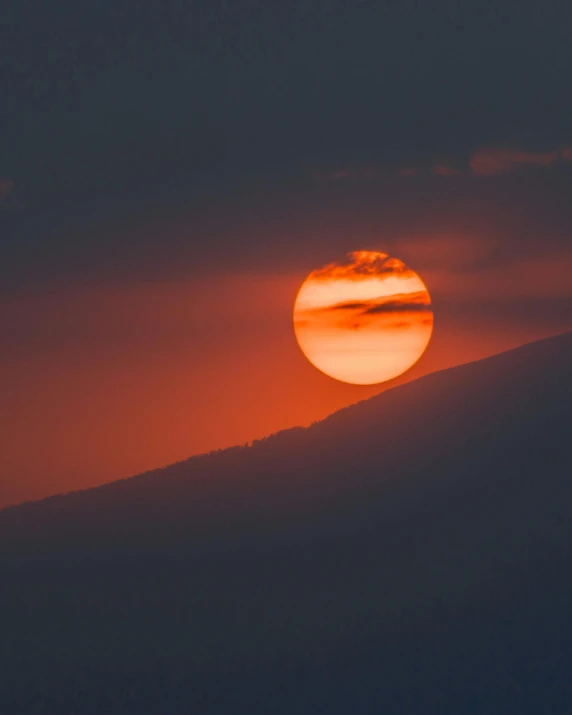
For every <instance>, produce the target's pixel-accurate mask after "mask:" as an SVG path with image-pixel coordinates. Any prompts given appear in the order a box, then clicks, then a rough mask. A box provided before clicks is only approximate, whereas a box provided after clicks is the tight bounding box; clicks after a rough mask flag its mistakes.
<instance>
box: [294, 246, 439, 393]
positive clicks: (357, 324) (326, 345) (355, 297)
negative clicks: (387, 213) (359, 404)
mask: <svg viewBox="0 0 572 715" xmlns="http://www.w3.org/2000/svg"><path fill="white" fill-rule="evenodd" d="M293 321H294V332H295V335H296V339H297V341H298V344H299V346H300V348H301V350H302V352H303V353H304V355H305V356H306V357H307V358H308V360H309V361H310V362H311V363H312V364H313V365H314V366H315V367H317V368H318V369H319V370H321V371H322V372H324V373H325V374H326V375H329V376H330V377H333V378H334V379H336V380H340V381H342V382H347V383H351V384H355V385H373V384H377V383H381V382H386V381H387V380H391V379H393V378H394V377H397V376H399V375H401V374H403V373H404V372H406V371H407V370H408V369H409V368H410V367H412V366H413V365H414V364H415V363H416V362H417V361H418V360H419V358H420V357H421V355H422V354H423V352H424V351H425V349H426V348H427V345H428V344H429V340H430V339H431V334H432V331H433V312H432V310H431V299H430V296H429V292H428V291H427V288H426V286H425V284H424V283H423V281H422V280H421V278H419V276H418V275H417V274H416V273H415V272H414V271H412V270H411V269H410V268H408V267H407V266H406V265H405V264H404V263H403V262H402V261H400V260H399V259H397V258H392V257H390V256H388V255H387V254H385V253H380V252H377V251H354V252H352V253H348V254H347V260H346V261H345V262H338V263H330V264H328V265H326V266H324V267H323V268H320V269H318V270H315V271H312V273H310V275H309V276H308V277H307V278H306V280H305V281H304V283H303V284H302V286H301V288H300V290H299V291H298V295H297V296H296V301H295V304H294V316H293Z"/></svg>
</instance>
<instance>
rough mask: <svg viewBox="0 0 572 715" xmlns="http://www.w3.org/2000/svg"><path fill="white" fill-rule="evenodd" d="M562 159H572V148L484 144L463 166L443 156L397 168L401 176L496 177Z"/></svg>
mask: <svg viewBox="0 0 572 715" xmlns="http://www.w3.org/2000/svg"><path fill="white" fill-rule="evenodd" d="M562 162H572V147H560V148H558V149H553V150H551V151H545V152H533V151H525V150H523V149H515V148H502V147H489V148H487V147H482V148H480V149H477V150H476V151H475V152H474V153H473V154H472V156H471V157H470V159H469V161H468V165H467V166H466V167H465V168H464V169H459V168H456V167H454V166H453V165H452V163H451V162H450V161H448V160H444V159H441V160H439V161H437V162H435V163H434V164H432V165H430V166H425V167H413V166H406V167H402V168H400V169H398V171H397V174H398V175H399V176H404V177H411V176H462V175H465V176H497V175H499V174H507V173H509V172H511V171H513V170H515V169H518V168H521V167H523V166H528V167H549V166H554V165H555V164H559V163H562Z"/></svg>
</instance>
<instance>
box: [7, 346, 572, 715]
mask: <svg viewBox="0 0 572 715" xmlns="http://www.w3.org/2000/svg"><path fill="white" fill-rule="evenodd" d="M571 364H572V334H566V335H562V336H558V337H556V338H552V339H549V340H544V341H540V342H538V343H534V344H531V345H527V346H524V347H522V348H519V349H517V350H512V351H510V352H508V353H504V354H502V355H499V356H495V357H493V358H488V359H486V360H482V361H479V362H476V363H471V364H469V365H464V366H460V367H458V368H454V369H451V370H445V371H442V372H439V373H434V374H432V375H429V376H426V377H423V378H421V379H419V380H416V381H414V382H411V383H408V384H406V385H403V386H401V387H397V388H394V389H392V390H389V391H386V392H384V393H382V394H381V395H379V396H377V397H374V398H372V399H370V400H368V401H365V402H362V403H359V404H357V405H354V406H352V407H348V408H346V409H344V410H341V411H340V412H337V413H336V414H334V415H332V416H331V417H329V418H328V419H326V420H324V421H323V422H320V423H318V424H315V425H313V426H312V427H310V428H308V429H301V428H300V429H294V430H288V431H285V432H281V433H279V434H277V435H274V436H272V437H269V438H268V439H266V440H262V441H260V442H257V443H256V444H254V445H253V446H251V447H244V448H239V447H236V448H232V449H229V450H224V451H222V452H219V453H215V454H211V455H204V456H199V457H193V458H191V459H189V460H187V461H186V462H182V463H179V464H176V465H173V466H171V467H167V468H165V469H162V470H156V471H154V472H149V473H147V474H144V475H141V476H138V477H134V478H131V479H127V480H123V481H120V482H115V483H113V484H110V485H106V486H104V487H100V488H98V489H92V490H88V491H84V492H77V493H72V494H69V495H66V496H61V497H53V498H51V499H47V500H44V501H41V502H35V503H28V504H24V505H22V506H20V507H13V508H8V509H5V510H3V511H1V512H0V543H1V554H2V556H1V558H2V561H1V563H2V564H3V565H2V567H1V573H0V578H2V582H3V584H5V586H3V589H2V595H1V596H0V598H1V599H2V616H1V622H0V629H1V632H2V633H3V641H4V643H3V645H4V653H3V655H2V661H1V662H0V672H2V673H3V674H4V675H3V676H0V677H3V678H4V679H5V683H4V696H3V697H4V702H2V701H1V700H0V712H2V713H4V712H6V713H7V714H10V715H11V713H19V712H22V713H36V712H37V713H45V712H54V713H62V715H64V714H65V713H74V715H83V714H84V713H86V714H87V713H90V714H91V713H103V712H105V713H137V715H140V714H141V715H142V714H144V713H169V714H171V713H173V714H178V713H190V712H193V713H195V712H196V713H199V714H200V715H203V714H205V715H206V714H208V713H241V712H248V713H251V714H252V713H265V714H266V713H277V714H279V713H284V715H290V714H294V713H322V712H323V713H329V714H332V713H333V714H337V713H340V714H342V713H344V714H345V713H372V714H373V713H376V714H377V713H407V714H415V713H420V714H421V713H423V714H424V715H426V714H427V715H429V714H431V713H455V715H457V714H458V713H470V714H473V713H474V714H475V715H477V714H479V715H480V714H483V715H484V714H485V713H486V714H487V715H490V714H491V713H499V714H501V713H502V714H503V715H504V714H506V713H512V712H515V713H519V715H526V714H528V713H530V714H532V713H534V715H537V714H538V713H550V715H555V714H557V713H566V712H569V711H570V710H572V686H571V685H570V683H569V672H570V668H571V667H572V653H571V650H570V649H571V646H570V643H572V617H571V616H570V615H569V602H570V598H571V597H572V575H570V568H569V565H570V562H569V558H570V557H569V554H570V553H572V480H571V477H572V447H571V435H572V376H571V372H570V365H571ZM3 705H4V707H3Z"/></svg>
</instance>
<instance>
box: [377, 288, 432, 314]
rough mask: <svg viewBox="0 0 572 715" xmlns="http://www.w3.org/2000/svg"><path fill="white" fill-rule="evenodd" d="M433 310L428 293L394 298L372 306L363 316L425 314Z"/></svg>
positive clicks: (409, 294) (421, 292)
mask: <svg viewBox="0 0 572 715" xmlns="http://www.w3.org/2000/svg"><path fill="white" fill-rule="evenodd" d="M430 310H431V304H430V301H429V295H428V294H427V292H426V291H419V293H407V294H405V295H399V296H392V297H391V299H390V300H385V301H383V302H382V303H377V304H376V305H372V306H370V307H368V308H367V309H366V310H364V311H363V315H378V314H380V313H425V312H428V311H430Z"/></svg>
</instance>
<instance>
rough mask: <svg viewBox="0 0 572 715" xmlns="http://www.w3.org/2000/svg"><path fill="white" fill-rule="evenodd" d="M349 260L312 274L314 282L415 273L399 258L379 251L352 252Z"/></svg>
mask: <svg viewBox="0 0 572 715" xmlns="http://www.w3.org/2000/svg"><path fill="white" fill-rule="evenodd" d="M346 255H347V258H348V260H347V261H346V262H344V263H342V262H337V263H328V265H327V266H324V267H323V268H320V269H318V270H316V271H313V273H311V274H310V276H309V278H312V279H313V280H332V279H334V278H335V279H340V278H344V279H346V280H361V279H363V278H367V277H370V276H376V277H377V278H379V277H382V276H390V275H393V276H395V275H399V276H403V277H405V276H413V275H414V273H413V271H412V270H411V269H410V268H408V267H407V266H406V265H405V264H404V263H402V262H401V261H400V260H399V259H397V258H390V257H389V256H388V255H387V254H386V253H380V252H378V251H352V252H351V253H348V254H346Z"/></svg>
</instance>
